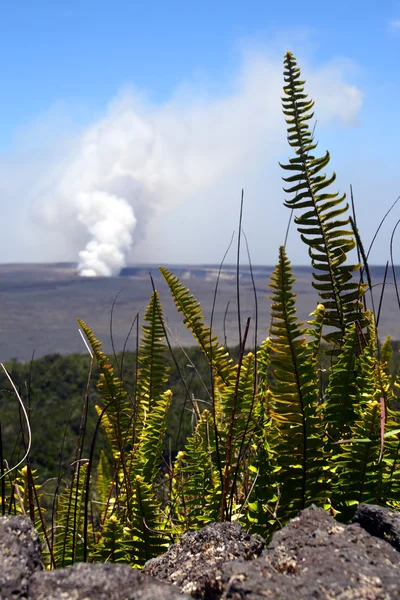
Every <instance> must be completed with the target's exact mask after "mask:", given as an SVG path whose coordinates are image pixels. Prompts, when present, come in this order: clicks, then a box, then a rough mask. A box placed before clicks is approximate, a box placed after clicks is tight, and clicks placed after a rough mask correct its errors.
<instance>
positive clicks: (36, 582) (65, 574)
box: [29, 563, 190, 600]
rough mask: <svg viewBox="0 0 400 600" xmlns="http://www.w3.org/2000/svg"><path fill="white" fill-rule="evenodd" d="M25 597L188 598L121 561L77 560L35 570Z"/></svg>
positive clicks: (80, 599)
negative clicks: (91, 561)
mask: <svg viewBox="0 0 400 600" xmlns="http://www.w3.org/2000/svg"><path fill="white" fill-rule="evenodd" d="M29 592H30V593H29V600H188V599H189V600H190V596H187V595H186V594H184V595H182V594H179V592H178V590H176V589H174V588H173V587H172V586H169V585H166V584H164V583H161V582H159V581H156V580H154V579H152V578H151V577H146V575H143V573H141V572H140V571H135V570H134V569H132V568H131V567H129V566H128V565H124V564H112V563H106V564H87V563H77V564H75V565H73V566H72V567H67V568H65V569H56V570H55V571H47V572H45V573H37V574H35V575H34V576H33V577H32V579H31V583H30V588H29Z"/></svg>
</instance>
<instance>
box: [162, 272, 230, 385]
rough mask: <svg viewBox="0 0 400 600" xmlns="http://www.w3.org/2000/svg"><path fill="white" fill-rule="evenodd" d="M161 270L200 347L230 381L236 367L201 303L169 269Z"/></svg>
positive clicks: (218, 373) (217, 372)
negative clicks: (213, 329)
mask: <svg viewBox="0 0 400 600" xmlns="http://www.w3.org/2000/svg"><path fill="white" fill-rule="evenodd" d="M160 272H161V274H162V276H163V277H164V279H165V281H166V282H167V284H168V286H169V289H170V291H171V294H172V297H173V299H174V302H175V305H176V307H177V309H178V311H179V312H180V313H182V314H183V322H184V323H185V325H186V327H187V328H188V329H189V331H191V333H192V334H193V335H194V337H195V339H196V340H197V342H198V344H199V346H200V348H201V349H202V351H203V352H204V354H205V356H206V357H207V360H208V362H209V364H210V365H211V367H212V368H213V369H214V370H215V372H216V374H217V375H218V377H219V378H220V379H221V380H222V381H223V382H224V383H228V382H229V381H230V380H231V378H232V377H234V372H235V371H234V367H233V363H232V360H231V359H230V358H229V355H228V353H227V352H226V350H225V348H224V347H223V346H221V345H220V343H219V341H218V338H217V337H215V336H214V335H213V333H212V331H211V330H210V328H209V327H206V326H205V325H204V317H203V313H202V310H201V306H200V303H199V302H198V301H197V300H196V299H195V298H194V297H193V295H192V294H191V293H190V290H189V289H188V288H186V287H185V286H184V285H183V284H182V283H181V282H180V281H179V279H178V277H176V276H175V275H173V274H172V273H171V272H170V271H168V269H165V268H164V267H160Z"/></svg>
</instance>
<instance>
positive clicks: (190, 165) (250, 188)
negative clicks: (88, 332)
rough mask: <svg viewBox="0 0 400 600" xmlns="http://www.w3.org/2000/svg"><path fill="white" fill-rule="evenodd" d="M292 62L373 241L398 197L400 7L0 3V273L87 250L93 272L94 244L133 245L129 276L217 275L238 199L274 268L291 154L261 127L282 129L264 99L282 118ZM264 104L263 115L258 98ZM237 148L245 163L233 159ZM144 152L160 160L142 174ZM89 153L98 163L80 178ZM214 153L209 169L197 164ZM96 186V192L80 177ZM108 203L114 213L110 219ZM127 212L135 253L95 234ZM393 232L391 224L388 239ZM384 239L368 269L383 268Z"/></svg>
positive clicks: (257, 258)
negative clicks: (287, 61)
mask: <svg viewBox="0 0 400 600" xmlns="http://www.w3.org/2000/svg"><path fill="white" fill-rule="evenodd" d="M288 49H290V50H292V51H293V52H294V53H295V54H296V56H297V57H298V59H299V66H300V67H303V66H304V73H305V76H306V77H307V81H308V80H310V87H311V91H314V92H315V94H314V96H315V99H316V101H317V105H316V117H317V119H318V123H317V134H316V137H317V138H318V139H319V140H320V145H321V151H323V150H325V148H329V149H330V150H331V154H332V168H334V169H335V170H337V172H338V185H339V187H340V188H341V189H343V190H347V189H348V185H349V184H350V183H353V185H354V187H355V192H356V199H357V202H358V205H359V213H360V216H359V223H360V227H361V229H362V233H364V236H365V238H366V241H368V239H370V238H371V236H372V234H373V227H374V226H375V225H376V223H377V222H378V221H379V217H380V215H382V214H383V212H384V209H385V208H386V207H388V206H390V204H391V203H392V202H393V201H394V199H395V198H396V196H397V195H399V194H400V168H399V164H400V160H399V158H400V157H399V149H398V139H399V134H400V125H399V123H400V118H399V106H400V69H399V66H398V56H399V52H400V2H398V1H397V2H391V1H387V2H383V3H377V2H372V1H364V2H360V1H358V0H357V1H355V2H348V1H347V2H343V1H337V2H335V3H334V5H333V4H332V3H321V2H314V1H311V2H308V3H304V8H301V3H300V2H298V1H297V2H293V1H288V2H280V3H276V2H274V3H272V2H267V1H265V0H264V1H254V0H253V1H252V0H249V1H248V2H247V3H244V2H239V1H236V0H230V1H229V2H228V1H225V0H219V1H218V2H215V1H214V2H210V1H208V0H205V1H203V2H201V3H198V2H196V3H195V2H190V1H188V0H186V2H183V1H182V2H181V1H175V0H170V1H169V2H162V1H159V0H153V1H148V2H146V3H143V2H141V3H139V2H133V1H122V0H114V1H113V2H110V1H104V0H96V1H92V0H90V1H89V0H79V1H77V0H70V1H69V2H58V1H54V0H52V1H45V0H36V1H35V2H32V1H31V0H19V2H14V3H2V7H1V9H0V72H1V80H2V86H1V89H2V94H1V111H0V176H1V182H0V192H1V193H2V203H1V204H2V217H3V219H6V220H8V221H9V222H10V223H12V224H13V227H12V228H10V229H11V230H12V233H10V234H9V236H6V237H5V238H4V239H3V241H2V242H1V243H0V253H1V254H0V260H1V261H4V262H8V261H16V260H21V261H22V260H51V259H52V257H54V260H78V256H79V260H81V262H82V255H79V252H82V250H83V251H84V252H85V251H86V252H88V253H89V254H86V255H85V256H86V258H85V259H84V260H83V262H85V260H86V261H87V262H90V261H91V260H94V261H96V260H97V259H96V257H94V255H93V253H94V254H95V253H96V249H95V248H94V246H93V244H92V246H91V247H89V248H88V247H87V245H88V244H90V242H91V241H92V242H93V238H95V240H97V242H98V243H100V244H103V250H102V252H103V254H104V252H106V250H107V248H106V246H107V244H108V245H110V244H111V245H112V243H113V240H112V239H111V238H112V235H115V237H120V238H121V239H123V240H125V241H123V242H122V246H121V247H120V248H117V249H115V248H114V250H113V251H115V253H116V254H115V253H114V254H115V255H114V258H113V259H111V264H115V265H118V264H119V263H118V260H119V259H121V253H122V255H123V257H124V258H122V259H121V260H127V261H128V262H135V261H145V262H147V261H156V262H158V261H161V260H165V261H170V262H184V261H185V260H189V261H190V262H200V261H207V262H218V261H219V259H220V258H221V255H222V254H223V251H224V248H225V246H226V244H227V242H228V241H229V239H230V235H231V231H232V228H234V227H235V223H236V220H237V209H238V199H239V198H240V189H241V187H244V188H245V194H246V203H247V204H246V211H247V213H246V214H247V217H246V218H247V222H246V220H245V226H247V230H248V233H249V234H250V237H251V240H252V244H251V245H252V253H253V260H254V262H257V263H269V264H270V263H274V262H275V261H276V255H277V246H278V245H279V243H281V242H282V239H283V232H284V229H285V219H286V217H287V211H286V212H285V211H283V210H282V209H281V207H280V204H281V202H282V200H283V198H284V194H283V193H282V192H280V188H281V181H280V179H279V178H280V175H281V174H280V173H279V169H278V168H277V167H276V164H277V161H278V160H279V159H280V160H282V159H285V158H287V156H289V154H290V153H289V150H288V149H287V148H286V147H285V146H284V145H280V142H279V143H278V134H279V135H280V134H281V133H283V142H284V129H283V128H282V125H281V126H280V127H281V129H279V131H278V130H276V131H275V130H274V129H273V123H272V122H271V123H268V122H267V121H268V114H267V113H268V111H270V113H271V121H274V120H275V121H276V119H277V118H278V117H277V114H276V113H275V105H274V104H273V99H272V91H274V94H275V95H276V96H277V101H279V97H278V94H279V80H278V77H279V69H281V60H282V56H283V54H284V52H285V51H286V50H288ZM261 77H263V81H264V84H263V86H264V87H263V86H261V83H260V84H259V83H258V79H259V78H261ZM260 86H261V87H260ZM264 91H265V93H266V101H265V102H264V105H263V102H262V101H260V102H256V101H255V100H254V98H252V97H251V96H252V93H257V94H260V95H261V96H262V94H263V93H264ZM268 94H270V95H271V99H270V100H268V99H267V96H268V98H270V96H269V95H268ZM261 100H262V98H261ZM269 102H271V105H270V104H269ZM263 106H265V113H266V115H263V114H262V113H263ZM257 111H259V113H260V114H259V118H260V122H261V123H262V125H261V126H260V127H257V123H256V122H253V121H252V119H255V116H256V115H255V112H257ZM227 114H229V118H228V116H226V115H227ZM319 114H320V115H322V118H321V119H319ZM137 115H139V117H140V119H139V120H138V119H136V116H137ZM257 116H258V113H257ZM121 119H122V121H121ZM246 120H248V122H249V127H246ZM139 121H140V122H139ZM182 121H184V122H185V124H186V125H185V127H186V129H185V131H184V132H181V131H180V129H179V128H180V127H181V124H182ZM239 121H240V124H239ZM198 123H200V126H199V125H198ZM219 126H221V131H218V127H219ZM196 127H197V128H198V129H196ZM207 128H209V130H208V129H207ZM235 128H238V134H240V135H239V136H238V137H235V136H234V135H233V134H232V131H233V130H234V129H235ZM127 129H128V130H129V131H130V132H131V133H130V134H129V136H125V133H126V130H127ZM150 130H151V131H150ZM188 131H190V133H188ZM259 131H261V132H263V131H265V140H263V139H262V136H261V135H260V136H259V139H258V138H257V136H258V135H259ZM208 132H209V134H208ZM246 136H249V139H247V137H246ZM251 136H252V138H251V139H250V137H251ZM243 138H245V139H246V141H245V142H244V144H243V149H242V150H241V152H242V153H240V152H239V150H238V151H237V152H234V151H233V149H232V145H233V144H234V143H235V144H238V146H239V145H240V140H241V139H243ZM255 138H257V139H255ZM207 139H209V140H210V146H211V148H208V147H207ZM88 140H90V142H89V141H88ZM99 140H100V141H99ZM117 140H118V141H117ZM171 140H172V141H171ZM254 140H255V141H254ZM97 143H99V148H100V149H93V145H96V144H97ZM170 143H171V144H172V146H171V147H170ZM88 144H89V145H88ZM139 144H143V146H146V144H147V145H148V147H149V148H150V147H151V148H153V146H154V144H156V145H157V148H159V150H157V153H155V155H153V154H151V152H153V150H149V154H148V155H147V156H146V160H145V159H144V158H143V157H142V156H141V155H140V156H138V157H137V160H136V162H135V161H134V160H133V159H132V158H131V157H132V153H133V154H134V153H135V152H139V150H138V145H139ZM152 144H153V146H152ZM178 146H179V148H180V150H179V151H178V149H177V148H178ZM89 147H90V148H91V152H92V154H93V152H94V153H95V154H96V158H95V159H93V156H92V154H91V156H92V158H91V159H90V162H87V161H88V160H89V159H87V156H88V152H89V150H88V148H89ZM171 148H172V149H171ZM209 151H210V152H211V154H212V152H215V156H211V157H209V163H210V164H206V162H207V161H206V158H207V157H206V155H207V154H208V153H209ZM179 152H181V154H179ZM124 153H126V154H127V156H126V157H125V156H124ZM225 154H226V157H225ZM128 155H129V156H128ZM222 155H224V156H222ZM99 156H101V159H100V158H99ZM150 156H151V157H152V158H151V159H150V158H149V157H150ZM79 157H81V158H79ZM93 160H95V162H96V165H95V166H93ZM74 161H75V163H76V162H79V164H80V165H81V170H80V169H79V168H78V166H77V164H75V163H74ZM85 161H86V162H85ZM150 163H151V166H150ZM203 163H204V164H203ZM100 164H101V165H102V166H101V168H100V167H99V165H100ZM116 165H117V167H118V168H119V171H118V173H119V175H118V178H119V179H118V181H116V180H115V177H116V175H115V169H116ZM213 165H216V167H215V168H214V170H213V168H212V166H213ZM239 165H240V166H239ZM197 166H198V167H199V168H198V169H197ZM217 167H218V168H217ZM91 169H92V170H93V171H96V173H97V175H95V174H93V175H92V176H91V177H89V175H88V171H89V170H91ZM107 169H110V173H111V171H112V173H111V174H110V176H106V170H107ZM151 169H153V170H151ZM117 170H118V169H117ZM183 171H184V177H183V176H182V172H183ZM121 173H123V177H122V175H121ZM200 175H201V181H200ZM128 176H129V177H130V179H129V181H128ZM123 178H125V179H123ZM72 179H73V184H74V185H72V184H71V183H70V182H71V180H72ZM80 180H82V181H83V185H82V186H81V188H80V186H79V182H80ZM124 182H125V183H124ZM132 182H133V183H132ZM125 185H126V186H127V188H125V187H124V186H125ZM174 186H175V187H174ZM178 186H179V190H178ZM128 188H129V189H128ZM175 188H176V190H175ZM125 189H127V191H126V196H127V197H126V198H125ZM92 194H95V196H93V195H92ZM107 195H108V196H110V195H111V196H112V197H113V198H114V201H115V202H116V204H115V207H114V208H112V209H111V210H108V208H107V206H105V204H106V203H107V197H106V196H107ZM178 196H179V198H177V197H178ZM115 199H116V200H115ZM118 199H122V200H126V201H127V202H128V204H129V205H130V206H131V208H132V210H131V211H130V212H129V209H127V210H126V211H125V212H124V210H125V209H124V208H123V206H122V203H121V202H118ZM85 202H86V203H87V204H86V207H84V208H82V206H83V204H84V203H85ZM82 203H83V204H82ZM98 206H100V207H102V208H101V210H100V216H99V221H100V222H97V223H93V222H92V221H91V219H92V212H93V210H94V209H93V207H98ZM108 206H109V205H108ZM119 208H121V211H122V212H121V215H122V216H121V219H123V220H124V222H125V224H129V227H130V234H131V237H129V232H126V231H122V229H121V224H118V223H114V222H112V223H111V222H110V228H109V231H111V232H113V233H111V234H109V232H108V233H107V234H106V233H105V232H104V230H105V228H106V224H107V219H111V220H112V219H113V214H115V212H118V210H119ZM89 213H90V214H89ZM110 213H112V214H111V215H110ZM254 217H255V218H254ZM399 217H400V207H399V209H398V211H397V212H396V213H394V216H393V219H392V220H391V224H392V225H393V223H394V221H395V220H397V218H399ZM261 222H262V223H263V224H261ZM127 226H128V225H127ZM206 226H207V227H208V234H207V236H206V238H207V243H204V236H202V235H201V228H202V227H203V228H205V227H206ZM387 231H390V228H389V229H388V230H387ZM387 231H386V233H384V235H383V239H382V240H381V241H380V242H379V243H377V245H376V251H375V254H374V255H373V261H374V262H376V263H383V262H385V261H386V259H387V254H388V247H387V243H386V238H387V235H388V233H387ZM96 236H97V237H96ZM385 236H386V237H385ZM171 239H172V240H173V243H171ZM275 249H276V250H275ZM110 251H111V250H110ZM290 251H292V253H293V255H294V256H293V257H292V260H293V262H295V263H296V262H306V260H307V259H306V255H305V253H304V252H303V250H302V249H301V247H300V245H299V243H298V239H297V235H296V233H295V231H293V232H292V236H291V242H290V244H289V253H290ZM118 252H119V253H120V254H118ZM97 258H98V257H97ZM398 258H399V260H400V246H399V257H398ZM114 259H115V261H116V262H115V261H114ZM113 261H114V262H113ZM115 268H117V267H115ZM89 270H90V269H89Z"/></svg>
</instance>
